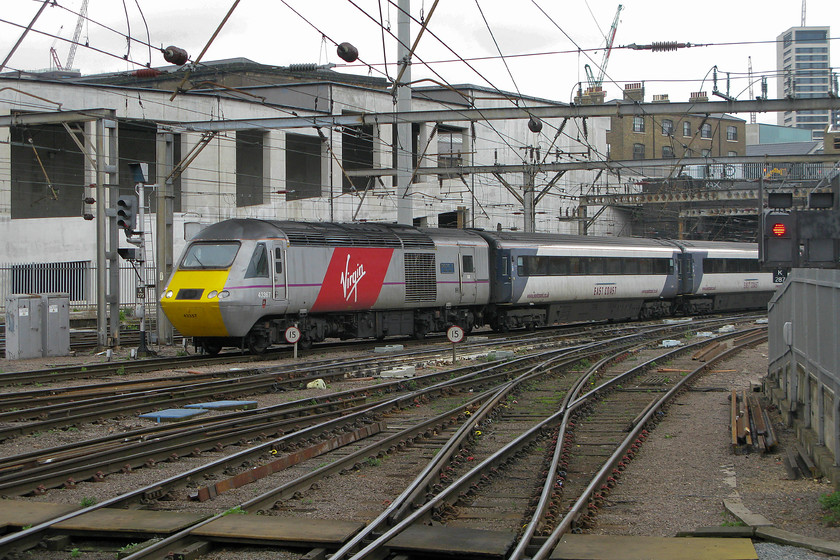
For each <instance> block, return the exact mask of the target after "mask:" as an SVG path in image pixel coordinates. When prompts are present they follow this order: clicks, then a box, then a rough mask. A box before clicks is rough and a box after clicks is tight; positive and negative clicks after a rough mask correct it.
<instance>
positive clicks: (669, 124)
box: [662, 119, 674, 136]
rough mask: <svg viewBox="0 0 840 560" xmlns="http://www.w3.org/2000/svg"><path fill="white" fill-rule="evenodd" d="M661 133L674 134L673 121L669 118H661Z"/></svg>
mask: <svg viewBox="0 0 840 560" xmlns="http://www.w3.org/2000/svg"><path fill="white" fill-rule="evenodd" d="M662 134H663V135H664V136H673V135H674V121H672V120H671V119H662Z"/></svg>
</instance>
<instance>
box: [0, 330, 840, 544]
mask: <svg viewBox="0 0 840 560" xmlns="http://www.w3.org/2000/svg"><path fill="white" fill-rule="evenodd" d="M86 359H87V361H88V362H89V361H90V357H87V358H85V357H82V356H80V357H78V358H72V359H65V360H62V361H61V362H59V361H57V360H55V359H52V360H47V359H44V360H43V361H42V362H43V363H41V362H37V361H32V360H27V361H21V362H8V363H6V364H2V368H3V370H4V371H13V370H20V369H27V368H29V369H34V368H37V367H54V366H56V365H59V364H60V363H70V362H79V361H85V360H86ZM766 363H767V357H766V346H758V347H756V348H755V349H753V350H750V351H747V352H745V353H743V354H741V355H740V356H738V357H736V358H733V359H731V360H729V361H727V362H726V363H724V364H718V365H717V366H716V370H715V372H713V373H709V374H707V375H706V376H705V377H704V378H703V379H702V380H700V381H699V382H698V383H697V384H696V385H695V388H694V390H692V391H688V392H685V393H683V394H682V396H681V397H680V398H679V400H678V402H677V403H675V404H674V405H673V406H671V407H670V410H669V414H668V415H667V416H666V417H665V418H664V419H663V420H662V422H660V424H659V425H658V427H657V428H656V429H655V430H653V431H652V432H651V435H650V437H649V438H648V439H647V441H646V443H645V444H644V445H643V447H642V449H641V451H640V452H639V453H638V454H637V455H636V458H635V459H634V460H633V461H632V463H631V464H630V465H629V467H628V469H627V470H626V471H625V472H624V473H623V474H622V477H621V478H620V480H619V484H618V485H617V486H616V488H614V489H613V490H612V492H611V493H610V495H609V496H608V500H607V502H606V503H605V504H604V506H603V507H602V509H601V510H600V512H599V514H598V516H597V517H596V518H595V522H596V525H595V527H594V528H593V529H591V530H590V531H589V532H590V533H592V534H615V535H650V536H673V535H674V534H675V533H677V532H678V531H692V530H694V529H696V528H698V527H708V526H721V525H724V524H728V523H732V522H735V521H736V520H735V518H733V517H732V516H731V515H730V514H728V513H727V512H726V511H725V508H724V506H723V501H724V499H732V498H740V499H741V500H742V501H743V503H744V505H745V506H746V507H747V508H748V509H749V510H750V511H752V512H753V513H756V514H761V515H763V516H765V517H766V518H768V519H769V520H770V521H771V522H773V523H774V524H775V525H776V526H777V527H779V528H780V529H784V530H787V531H791V532H794V533H798V534H801V535H805V536H811V537H817V538H822V539H825V540H830V541H840V528H837V527H827V526H825V524H824V523H823V516H824V512H823V510H822V509H821V507H820V505H819V501H818V500H819V496H820V495H821V494H824V493H829V492H831V491H832V490H833V488H832V486H831V485H830V483H829V481H827V480H824V479H819V480H809V479H801V480H787V478H786V476H787V475H786V472H785V470H784V466H783V464H782V457H783V453H784V451H785V447H786V446H789V445H793V443H794V442H795V436H794V434H793V432H792V431H791V430H790V429H788V428H787V427H785V426H784V424H782V423H781V420H780V417H779V416H778V415H775V416H773V418H772V420H773V423H774V428H775V429H776V434H777V437H778V438H779V440H780V445H779V446H778V448H777V449H776V450H775V451H774V452H772V453H770V454H767V455H762V454H760V453H751V454H733V453H732V451H731V450H730V447H729V436H730V430H729V391H730V390H731V389H737V390H738V391H739V392H740V391H742V390H747V391H749V390H751V389H752V387H754V386H759V385H760V383H761V379H762V377H763V375H764V374H765V372H766ZM46 364H50V365H46ZM228 367H230V366H228ZM729 370H734V371H729ZM158 375H159V374H158ZM343 385H344V384H335V386H333V387H332V389H333V390H341V389H343V388H345V387H344V386H343ZM303 396H304V393H302V392H297V391H293V392H290V393H289V394H285V395H282V396H261V397H259V398H258V399H257V400H260V401H261V402H260V404H261V405H265V404H269V402H265V401H272V400H275V399H276V400H277V401H279V400H288V399H289V398H300V397H303ZM275 402H276V401H275ZM137 424H138V420H137V419H134V418H131V419H126V418H123V419H121V420H108V421H106V422H105V423H103V424H101V425H98V426H97V425H86V426H84V427H82V430H81V433H80V434H75V433H72V432H59V433H50V434H42V435H41V436H40V437H38V438H32V437H24V438H17V439H16V440H12V441H11V442H7V443H6V444H5V445H2V446H0V452H2V453H4V454H10V453H15V452H16V451H18V452H19V451H20V450H21V449H23V448H26V447H27V446H29V448H32V447H44V446H46V445H47V444H49V445H53V444H55V443H58V442H59V441H62V442H67V441H72V440H73V438H74V437H76V438H78V437H84V438H88V437H94V436H96V435H101V433H102V432H110V431H114V430H116V431H124V430H126V429H130V428H133V427H136V425H137ZM207 458H208V457H203V459H205V460H206V459H207ZM182 461H187V462H189V460H187V459H183V460H182ZM186 466H188V465H187V463H184V462H181V463H180V465H179V464H177V463H176V464H175V465H171V464H166V463H164V464H159V465H158V466H156V467H155V468H151V469H138V470H136V471H134V472H133V473H131V474H130V475H114V476H112V477H109V480H110V482H111V484H105V485H102V489H101V490H100V489H99V488H97V486H98V485H97V484H95V483H81V484H79V487H78V488H77V489H76V490H57V491H50V492H48V493H47V494H46V496H43V497H39V498H30V499H36V500H46V501H70V502H76V503H78V501H79V500H80V499H81V498H82V497H88V496H91V497H94V496H95V495H96V494H99V492H101V493H102V495H101V496H99V497H100V498H104V497H105V496H106V495H112V494H113V493H114V491H115V490H116V489H117V487H118V486H122V480H121V479H124V480H125V484H126V485H129V486H131V487H137V486H144V485H146V484H151V483H153V482H155V481H157V480H160V479H161V478H164V477H165V476H166V475H167V474H169V469H170V468H172V469H177V470H183V468H184V467H186ZM378 474H381V476H384V477H388V478H387V479H383V480H381V481H380V483H381V486H382V487H388V486H390V485H391V484H393V482H394V480H395V478H397V477H396V476H395V473H388V472H386V469H366V471H365V472H364V476H365V477H372V478H371V479H368V480H365V481H364V482H365V486H367V487H368V488H370V487H371V486H374V487H375V486H376V484H377V481H376V480H375V479H374V478H375V477H376V476H378ZM340 478H346V480H345V481H344V482H347V483H348V484H353V483H356V484H358V483H359V482H360V481H359V480H358V478H356V477H340ZM354 478H356V480H353V479H354ZM118 481H120V482H119V483H118V484H117V485H116V486H112V484H114V483H117V482H118ZM368 485H370V486H368ZM106 486H107V487H109V488H108V489H107V490H106V489H105V487H106ZM359 486H360V488H361V487H362V485H359ZM348 496H352V498H350V499H354V500H358V499H359V495H358V494H357V493H348ZM217 505H218V504H217ZM335 506H336V508H338V509H340V508H341V505H340V504H335ZM755 546H756V550H757V552H758V555H759V558H760V559H761V560H783V559H801V560H809V559H816V558H826V557H827V556H825V555H822V554H818V553H814V552H811V551H808V550H805V549H799V548H795V547H788V546H780V545H776V544H772V543H764V542H756V543H755ZM227 552H230V554H231V555H233V553H232V552H231V551H230V550H228V551H227ZM225 554H226V553H225V551H223V550H216V551H215V552H214V554H213V555H211V556H208V558H224V557H229V556H226V555H225ZM277 554H278V551H276V550H274V551H269V550H265V549H247V550H241V549H240V550H238V551H237V552H236V554H235V556H236V557H237V558H248V559H252V558H267V557H269V556H270V557H273V558H276V557H285V556H278V555H277ZM62 557H66V553H64V556H62ZM88 558H93V556H88Z"/></svg>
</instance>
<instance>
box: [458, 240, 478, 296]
mask: <svg viewBox="0 0 840 560" xmlns="http://www.w3.org/2000/svg"><path fill="white" fill-rule="evenodd" d="M460 249H461V278H460V284H461V303H475V297H476V286H475V247H461V248H460Z"/></svg>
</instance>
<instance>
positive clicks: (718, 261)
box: [674, 240, 776, 314]
mask: <svg viewBox="0 0 840 560" xmlns="http://www.w3.org/2000/svg"><path fill="white" fill-rule="evenodd" d="M674 243H675V244H676V245H678V246H679V247H680V249H681V251H682V255H681V258H680V261H679V264H680V268H681V274H680V283H681V285H680V294H681V300H680V303H679V307H680V309H679V311H680V312H683V313H687V314H694V313H712V312H717V311H731V310H738V309H757V308H761V307H766V305H767V302H768V301H769V300H770V297H771V296H772V295H773V292H774V291H775V289H776V285H775V284H774V283H773V275H772V274H771V273H769V272H762V271H761V268H760V267H759V263H758V246H757V245H755V244H753V243H731V242H725V241H683V240H680V241H675V242H674Z"/></svg>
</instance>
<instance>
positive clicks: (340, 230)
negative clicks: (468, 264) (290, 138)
mask: <svg viewBox="0 0 840 560" xmlns="http://www.w3.org/2000/svg"><path fill="white" fill-rule="evenodd" d="M194 239H196V240H211V239H286V240H288V242H289V245H291V246H321V247H392V248H406V249H408V248H412V249H414V248H416V249H421V248H422V249H434V246H435V245H434V242H433V241H432V238H431V237H430V236H429V234H428V233H426V232H424V231H421V230H418V229H417V228H414V227H412V226H403V225H398V224H383V223H352V224H339V223H333V222H291V221H280V220H259V219H253V218H235V219H232V220H224V221H222V222H218V223H216V224H213V225H211V226H207V227H206V228H205V229H203V230H202V231H201V232H200V233H199V234H198V235H196V236H195V238H194Z"/></svg>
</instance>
